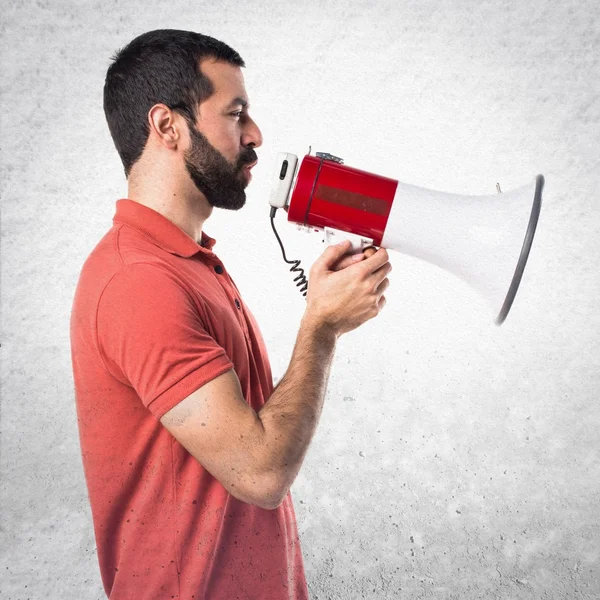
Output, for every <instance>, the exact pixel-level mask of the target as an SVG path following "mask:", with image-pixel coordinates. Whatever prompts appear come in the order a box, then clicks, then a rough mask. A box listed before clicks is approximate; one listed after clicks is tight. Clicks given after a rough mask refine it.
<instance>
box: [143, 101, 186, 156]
mask: <svg viewBox="0 0 600 600" xmlns="http://www.w3.org/2000/svg"><path fill="white" fill-rule="evenodd" d="M182 122H185V121H184V119H183V118H182V117H181V116H180V115H178V114H177V113H175V112H173V111H172V110H171V109H170V108H169V107H168V106H167V105H166V104H155V105H154V106H153V107H152V108H151V109H150V110H149V111H148V125H149V127H150V134H154V136H155V138H156V140H157V141H158V142H159V143H160V144H162V145H163V146H165V147H166V148H168V149H169V150H176V149H177V145H178V144H181V143H182V142H183V135H182V133H183V131H182V129H183V123H182Z"/></svg>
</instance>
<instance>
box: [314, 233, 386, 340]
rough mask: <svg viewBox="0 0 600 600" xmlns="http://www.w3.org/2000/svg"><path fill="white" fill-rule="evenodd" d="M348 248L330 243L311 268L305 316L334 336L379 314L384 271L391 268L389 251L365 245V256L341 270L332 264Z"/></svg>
mask: <svg viewBox="0 0 600 600" xmlns="http://www.w3.org/2000/svg"><path fill="white" fill-rule="evenodd" d="M349 249H350V242H348V241H344V242H341V243H340V244H336V245H334V246H329V248H327V249H326V250H325V252H323V254H322V255H321V256H320V257H319V258H318V259H317V260H316V261H315V263H314V264H313V266H312V267H311V269H310V278H309V284H308V292H307V296H306V301H307V305H306V317H307V318H308V319H310V320H311V321H312V322H313V323H315V324H316V325H317V326H324V327H327V328H329V329H331V330H332V331H333V332H334V333H335V335H336V336H337V337H339V336H340V335H342V334H344V333H347V332H348V331H352V330H353V329H356V328H357V327H359V326H360V325H362V324H363V323H365V322H366V321H368V320H369V319H372V318H373V317H375V316H376V315H378V314H379V312H380V311H381V309H382V308H383V307H384V305H385V302H386V300H385V296H384V295H383V294H384V292H385V290H386V289H387V288H388V286H389V280H388V278H387V275H388V274H389V272H390V271H391V270H392V265H391V264H390V263H389V257H388V253H387V251H386V250H385V249H383V248H380V249H379V250H377V251H376V252H374V251H373V250H372V249H370V248H369V249H367V250H366V251H365V253H364V258H363V259H362V260H358V261H357V262H356V263H355V264H351V265H350V266H348V267H346V268H345V269H343V270H341V271H334V270H333V269H334V266H335V265H336V263H338V261H339V260H340V259H341V258H342V256H343V255H344V254H345V253H346V252H347V251H348V250H349Z"/></svg>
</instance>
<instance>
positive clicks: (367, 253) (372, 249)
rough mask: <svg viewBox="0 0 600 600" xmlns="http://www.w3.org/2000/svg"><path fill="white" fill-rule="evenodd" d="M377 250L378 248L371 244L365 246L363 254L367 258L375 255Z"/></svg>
mask: <svg viewBox="0 0 600 600" xmlns="http://www.w3.org/2000/svg"><path fill="white" fill-rule="evenodd" d="M375 252H377V248H375V246H369V247H368V248H365V249H364V250H363V254H364V256H365V257H366V258H369V257H370V256H373V254H375Z"/></svg>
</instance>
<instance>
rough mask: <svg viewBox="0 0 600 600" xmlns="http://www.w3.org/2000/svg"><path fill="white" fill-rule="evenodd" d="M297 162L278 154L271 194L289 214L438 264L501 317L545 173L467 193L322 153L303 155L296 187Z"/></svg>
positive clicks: (330, 233)
mask: <svg viewBox="0 0 600 600" xmlns="http://www.w3.org/2000/svg"><path fill="white" fill-rule="evenodd" d="M297 162H298V159H297V157H296V156H295V155H293V154H288V153H280V154H279V155H278V157H277V171H276V172H277V175H278V177H277V180H276V184H275V186H274V188H273V193H272V195H271V200H270V202H269V203H270V204H271V206H273V207H276V208H286V210H287V211H288V220H289V221H292V222H295V223H297V224H300V225H301V226H305V227H307V228H309V229H311V230H313V229H316V230H322V231H323V233H324V237H325V240H326V241H328V242H329V243H335V242H338V241H341V240H342V239H346V238H349V239H351V241H352V242H353V248H354V249H355V250H360V249H361V248H364V247H366V246H370V245H374V246H381V247H383V248H388V249H392V250H396V251H398V252H402V253H404V254H408V255H410V256H414V257H416V258H419V259H422V260H425V261H427V262H429V263H432V264H435V265H438V266H439V267H441V268H442V269H444V270H446V271H449V272H451V273H454V274H455V275H456V276H458V277H460V278H461V279H463V280H464V281H466V282H467V283H468V284H470V285H471V286H472V287H473V288H474V289H476V290H477V291H478V292H479V293H480V294H481V295H482V296H483V297H485V298H486V299H487V301H488V302H489V304H490V305H491V307H492V310H493V311H494V315H495V322H496V323H497V324H498V325H500V324H501V323H503V322H504V320H505V319H506V316H507V315H508V312H509V310H510V308H511V306H512V303H513V300H514V298H515V295H516V293H517V289H518V287H519V284H520V282H521V277H522V275H523V270H524V268H525V264H526V262H527V258H528V256H529V250H530V249H531V244H532V242H533V236H534V233H535V229H536V225H537V222H538V218H539V214H540V208H541V200H542V189H543V186H544V178H543V176H542V175H538V176H537V177H536V178H535V180H534V181H533V182H532V183H531V184H530V185H527V186H524V187H521V188H519V189H516V190H513V191H511V192H508V193H499V194H493V195H489V196H463V195H458V194H447V193H444V192H438V191H433V190H428V189H426V188H421V187H417V186H413V185H408V184H405V183H401V182H399V181H396V180H394V179H389V178H387V177H382V176H380V175H375V174H373V173H367V172H366V171H360V170H358V169H353V168H351V167H347V166H345V165H343V164H342V160H341V159H339V158H337V157H335V156H332V155H330V154H325V153H317V156H316V157H312V156H310V155H307V156H305V157H304V160H303V161H302V165H301V167H300V169H299V172H298V177H297V179H296V181H295V185H294V189H293V191H292V184H293V183H294V174H295V171H296V166H297ZM290 191H292V194H291V197H290ZM272 214H274V209H273V211H272ZM284 258H285V256H284ZM297 270H298V269H297Z"/></svg>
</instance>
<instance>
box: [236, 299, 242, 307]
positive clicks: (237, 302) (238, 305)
mask: <svg viewBox="0 0 600 600" xmlns="http://www.w3.org/2000/svg"><path fill="white" fill-rule="evenodd" d="M235 305H236V306H237V307H238V308H240V307H241V304H240V301H239V300H238V299H237V298H236V299H235Z"/></svg>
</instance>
